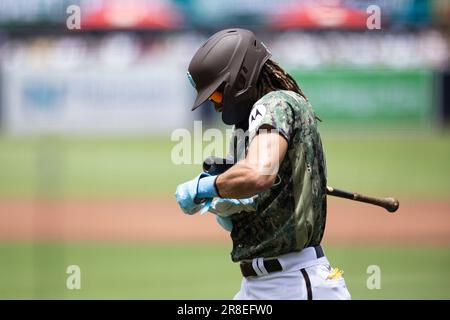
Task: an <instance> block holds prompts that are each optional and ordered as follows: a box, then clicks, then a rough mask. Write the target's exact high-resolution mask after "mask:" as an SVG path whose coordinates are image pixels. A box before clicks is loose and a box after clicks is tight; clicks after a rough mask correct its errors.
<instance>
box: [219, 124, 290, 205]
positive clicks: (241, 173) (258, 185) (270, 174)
mask: <svg viewBox="0 0 450 320" xmlns="http://www.w3.org/2000/svg"><path fill="white" fill-rule="evenodd" d="M287 146H288V144H287V141H286V140H285V139H284V138H283V137H282V136H281V135H280V134H279V133H278V132H277V131H275V130H271V131H269V130H264V132H261V133H259V134H258V135H257V136H256V137H255V138H254V139H253V140H252V142H251V144H250V146H249V149H248V153H247V157H246V158H245V159H244V160H242V161H240V162H238V163H237V164H235V165H234V166H233V167H231V168H230V169H229V170H228V171H226V172H225V173H223V174H221V175H219V176H218V177H217V180H216V186H217V189H218V191H219V194H220V196H222V197H223V198H235V199H241V198H248V197H251V196H253V195H255V194H256V193H258V192H262V191H264V190H266V189H268V188H270V187H271V186H272V185H273V183H274V182H275V178H276V176H277V174H278V167H279V164H281V161H283V159H284V156H285V154H286V150H287Z"/></svg>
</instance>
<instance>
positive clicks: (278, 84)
mask: <svg viewBox="0 0 450 320" xmlns="http://www.w3.org/2000/svg"><path fill="white" fill-rule="evenodd" d="M256 90H257V99H260V98H261V97H262V96H264V95H266V94H267V93H269V92H271V91H276V90H290V91H294V92H296V93H298V94H299V95H301V96H302V97H303V98H305V100H308V98H307V97H306V96H305V94H304V93H303V91H302V89H300V87H299V86H298V84H297V82H295V80H294V78H292V76H291V75H290V74H289V73H287V72H286V71H284V70H283V68H281V67H280V66H279V65H278V64H277V63H276V62H274V61H273V60H270V59H269V60H267V61H266V63H265V64H264V65H263V67H262V69H261V72H260V74H259V78H258V81H257V82H256Z"/></svg>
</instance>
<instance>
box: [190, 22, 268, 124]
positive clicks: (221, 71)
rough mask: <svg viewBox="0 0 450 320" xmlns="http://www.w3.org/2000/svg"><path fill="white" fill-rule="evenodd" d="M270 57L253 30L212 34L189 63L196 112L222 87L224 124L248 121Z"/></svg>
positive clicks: (230, 30) (235, 30) (224, 31)
mask: <svg viewBox="0 0 450 320" xmlns="http://www.w3.org/2000/svg"><path fill="white" fill-rule="evenodd" d="M270 56H271V54H270V52H269V51H268V50H267V48H266V47H265V45H264V44H263V43H262V42H261V41H259V40H258V39H256V37H255V35H254V34H253V32H251V31H249V30H245V29H236V28H235V29H226V30H222V31H219V32H217V33H215V34H214V35H212V36H211V37H210V38H209V39H208V40H207V41H206V43H205V44H203V46H201V47H200V49H198V50H197V52H196V53H195V55H194V57H193V58H192V60H191V63H190V64H189V69H188V71H189V72H188V77H189V80H190V81H191V83H192V85H193V86H194V87H195V89H196V90H197V98H196V99H195V102H194V105H193V107H192V110H195V109H196V108H198V107H199V106H200V105H201V104H202V103H203V102H205V101H206V100H207V99H208V98H209V97H210V96H211V95H212V94H213V93H214V91H216V90H217V89H219V88H221V91H222V97H223V100H222V106H223V112H222V120H223V122H225V123H226V124H237V123H239V122H241V121H243V120H244V119H246V118H247V117H248V115H249V113H250V109H251V107H252V104H253V103H254V102H255V101H256V95H257V91H256V81H257V80H258V76H259V73H260V71H261V68H262V66H263V65H264V63H265V62H266V61H267V59H269V58H270Z"/></svg>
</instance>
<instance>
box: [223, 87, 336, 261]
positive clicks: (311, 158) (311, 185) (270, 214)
mask: <svg viewBox="0 0 450 320" xmlns="http://www.w3.org/2000/svg"><path fill="white" fill-rule="evenodd" d="M262 125H265V126H267V125H268V126H270V127H273V128H275V129H276V130H277V131H278V132H279V133H280V134H281V135H282V136H283V137H284V138H285V139H286V140H287V142H288V149H287V152H286V155H285V157H284V159H283V161H282V162H281V163H280V165H279V170H278V177H277V179H276V180H275V183H274V185H273V186H272V187H271V188H269V189H267V190H265V191H263V192H261V193H259V194H258V195H257V197H256V198H255V201H256V211H254V212H241V213H238V214H234V215H233V216H232V221H233V229H232V232H231V238H232V240H233V251H232V253H231V257H232V260H233V261H235V262H236V261H242V260H248V259H253V258H257V257H276V256H279V255H281V254H285V253H289V252H293V251H299V250H301V249H303V248H305V247H308V246H314V245H318V244H319V243H320V241H321V240H322V236H323V233H324V229H325V219H326V184H327V182H326V165H325V158H324V154H323V150H322V143H321V139H320V135H319V133H318V131H317V122H316V117H315V114H314V111H313V109H312V107H311V105H310V104H309V103H308V102H307V101H306V100H305V99H304V98H303V97H302V96H300V95H299V94H297V93H295V92H292V91H281V90H280V91H272V92H270V93H268V94H266V95H265V96H263V97H262V98H261V99H260V100H258V101H257V102H256V103H255V104H254V105H253V108H252V111H251V114H250V117H249V129H248V131H247V132H246V135H247V139H244V138H242V134H241V135H238V134H237V133H236V132H237V130H236V129H234V131H233V134H232V139H231V147H230V149H231V150H230V153H231V154H232V155H234V157H235V159H236V160H241V159H243V158H245V155H246V153H247V149H248V145H250V143H251V141H252V139H253V138H254V137H255V135H256V133H257V131H258V129H259V128H260V127H261V126H262ZM245 140H247V141H245Z"/></svg>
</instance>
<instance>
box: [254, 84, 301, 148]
mask: <svg viewBox="0 0 450 320" xmlns="http://www.w3.org/2000/svg"><path fill="white" fill-rule="evenodd" d="M248 125H249V127H248V128H249V135H250V141H252V140H253V138H254V137H255V136H256V134H257V133H258V130H259V129H260V128H261V127H262V126H264V127H265V126H267V127H271V128H273V129H275V130H277V131H278V132H279V133H280V134H281V135H282V136H283V137H284V138H285V139H286V141H288V142H289V141H290V139H291V136H292V131H293V128H294V109H293V108H292V106H291V105H290V104H289V102H288V101H287V100H286V99H285V97H284V94H283V93H281V92H277V91H274V92H270V93H268V94H266V95H265V96H264V97H262V98H261V99H260V100H258V101H257V102H256V103H255V105H254V106H253V108H252V111H251V113H250V116H249V119H248Z"/></svg>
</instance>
